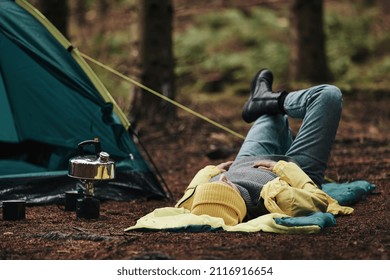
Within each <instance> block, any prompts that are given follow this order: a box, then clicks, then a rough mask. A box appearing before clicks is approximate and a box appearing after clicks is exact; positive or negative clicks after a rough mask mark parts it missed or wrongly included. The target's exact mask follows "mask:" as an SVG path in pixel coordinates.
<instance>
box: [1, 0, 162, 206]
mask: <svg viewBox="0 0 390 280" xmlns="http://www.w3.org/2000/svg"><path fill="white" fill-rule="evenodd" d="M129 129H130V124H129V123H128V120H127V118H126V117H125V115H124V114H123V112H122V111H121V110H120V108H119V107H118V105H117V104H116V103H115V100H114V99H113V98H112V97H111V95H110V94H109V92H108V91H107V89H106V88H105V87H104V85H103V84H102V83H101V81H100V80H99V79H98V77H97V76H96V75H95V74H94V72H93V71H92V70H91V68H90V67H89V66H88V64H87V63H86V62H85V61H84V60H83V59H82V57H81V56H80V54H79V52H78V50H77V49H76V48H74V47H73V46H72V45H71V43H69V42H68V41H67V40H66V39H65V38H64V37H63V36H62V35H61V34H60V32H59V31H58V30H57V29H56V28H54V26H53V25H52V24H51V23H50V22H49V21H48V20H47V19H46V18H45V17H44V16H43V15H42V14H40V13H39V11H37V10H36V9H34V8H33V7H32V6H31V5H30V4H28V3H27V2H25V1H24V0H16V1H13V0H0V201H3V200H5V199H10V198H25V199H27V200H30V201H33V202H34V201H35V202H45V203H47V202H48V201H53V200H55V199H56V198H58V196H59V195H60V194H61V193H63V191H64V190H67V189H69V188H72V186H74V183H75V182H74V179H71V178H68V176H67V168H68V163H69V159H70V158H72V157H74V156H76V155H77V145H78V143H80V142H82V141H85V140H90V139H95V138H99V140H100V143H101V147H102V150H103V151H105V152H108V153H109V154H110V157H111V158H112V159H113V160H115V162H116V171H117V172H116V173H117V176H116V177H117V178H116V179H115V180H112V181H109V182H102V183H101V187H100V188H99V186H97V187H96V189H97V195H99V189H100V195H101V196H102V198H107V199H116V200H126V199H129V198H131V197H133V196H134V195H143V196H144V195H145V196H152V197H165V196H166V192H165V191H164V190H163V188H162V187H161V184H160V183H159V180H158V179H157V177H156V176H155V175H154V172H152V171H151V169H150V167H149V165H148V164H147V163H146V161H145V160H144V158H143V157H142V154H141V153H140V151H139V150H138V148H137V146H136V145H135V144H134V142H133V140H132V138H131V136H130V134H129ZM99 184H100V183H99Z"/></svg>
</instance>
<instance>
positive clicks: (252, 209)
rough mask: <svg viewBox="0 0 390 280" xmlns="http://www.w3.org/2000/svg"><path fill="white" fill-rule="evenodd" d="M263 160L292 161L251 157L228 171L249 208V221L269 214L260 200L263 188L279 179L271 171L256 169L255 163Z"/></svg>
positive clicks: (234, 163)
mask: <svg viewBox="0 0 390 280" xmlns="http://www.w3.org/2000/svg"><path fill="white" fill-rule="evenodd" d="M262 159H271V160H275V161H277V160H280V159H283V160H286V161H291V158H288V157H284V156H275V157H267V156H266V157H265V156H256V157H254V156H250V157H242V158H239V159H236V160H235V161H234V162H233V164H232V166H231V167H230V168H229V170H228V171H226V173H225V174H226V177H227V178H228V179H229V180H230V181H231V182H232V183H234V184H235V185H236V186H237V188H238V189H239V191H240V193H241V196H242V198H243V199H244V201H245V204H246V207H247V217H246V218H247V219H253V218H256V217H258V216H260V215H264V214H266V213H268V211H267V210H266V209H265V206H264V203H263V201H262V200H261V199H260V192H261V189H262V187H263V186H264V185H265V184H266V183H268V182H269V181H272V180H273V179H275V178H276V177H277V175H276V174H275V173H273V172H271V171H268V170H265V169H260V168H254V167H253V163H254V162H255V161H259V160H262ZM219 176H220V175H217V176H215V177H213V178H211V179H210V182H215V181H218V179H219Z"/></svg>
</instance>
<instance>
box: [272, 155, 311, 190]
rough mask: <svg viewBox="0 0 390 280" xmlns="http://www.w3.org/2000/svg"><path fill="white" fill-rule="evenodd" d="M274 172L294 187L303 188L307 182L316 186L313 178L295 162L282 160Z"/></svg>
mask: <svg viewBox="0 0 390 280" xmlns="http://www.w3.org/2000/svg"><path fill="white" fill-rule="evenodd" d="M273 172H275V173H276V175H278V176H279V177H280V179H282V180H283V181H285V182H287V183H288V184H289V185H290V186H292V187H294V188H298V189H302V188H304V187H305V185H306V184H310V185H312V186H316V184H315V183H314V182H313V180H311V179H310V177H309V176H308V175H307V174H306V173H305V172H304V171H303V170H302V169H301V168H300V167H299V166H298V165H296V164H295V163H293V162H286V161H283V160H280V161H278V162H277V163H276V164H275V166H274V168H273ZM316 187H317V186H316Z"/></svg>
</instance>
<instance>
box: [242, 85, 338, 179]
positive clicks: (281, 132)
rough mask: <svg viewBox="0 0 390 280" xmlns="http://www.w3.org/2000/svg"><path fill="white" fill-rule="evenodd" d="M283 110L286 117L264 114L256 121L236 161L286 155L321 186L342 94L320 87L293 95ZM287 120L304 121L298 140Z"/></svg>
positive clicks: (334, 135)
mask: <svg viewBox="0 0 390 280" xmlns="http://www.w3.org/2000/svg"><path fill="white" fill-rule="evenodd" d="M284 108H285V111H286V113H287V115H281V114H280V115H263V116H261V117H260V118H258V119H257V120H256V121H255V122H254V124H253V125H252V127H251V129H250V130H249V132H248V135H247V136H246V138H245V140H244V143H243V144H242V146H241V149H240V151H239V153H238V155H237V158H240V157H243V156H267V155H286V156H289V157H291V158H293V159H294V160H295V161H296V162H297V163H298V164H299V166H300V167H301V168H302V170H303V171H304V172H305V173H306V174H307V175H308V176H309V177H310V178H311V179H312V180H313V181H314V182H315V183H316V184H317V185H318V186H321V183H322V181H323V177H324V173H325V170H326V167H327V164H328V160H329V156H330V153H331V148H332V144H333V142H334V139H335V137H336V132H337V129H338V125H339V121H340V117H341V110H342V95H341V91H340V90H339V89H338V88H337V87H335V86H332V85H320V86H316V87H312V88H309V89H305V90H299V91H294V92H290V93H289V94H288V95H287V97H286V100H285V102H284ZM288 117H291V118H297V119H302V120H303V121H302V125H301V127H300V129H299V131H298V133H297V135H296V137H295V139H293V137H292V133H291V130H290V126H289V123H288Z"/></svg>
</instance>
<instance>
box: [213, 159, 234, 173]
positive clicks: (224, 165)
mask: <svg viewBox="0 0 390 280" xmlns="http://www.w3.org/2000/svg"><path fill="white" fill-rule="evenodd" d="M232 164H233V161H227V162H222V163H220V164H218V165H217V166H216V167H217V168H218V169H220V170H221V171H222V172H224V171H227V170H229V167H230V166H231V165H232Z"/></svg>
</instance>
